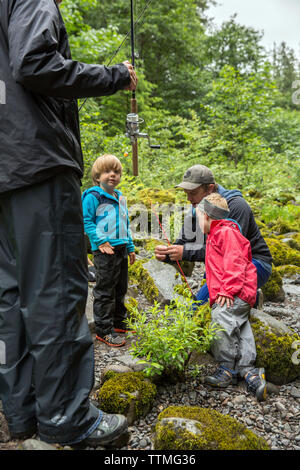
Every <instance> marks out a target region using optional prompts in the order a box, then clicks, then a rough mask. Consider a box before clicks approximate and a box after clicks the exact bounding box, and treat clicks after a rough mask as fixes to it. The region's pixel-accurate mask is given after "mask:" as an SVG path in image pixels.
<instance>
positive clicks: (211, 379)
mask: <svg viewBox="0 0 300 470" xmlns="http://www.w3.org/2000/svg"><path fill="white" fill-rule="evenodd" d="M204 383H206V384H207V385H211V386H212V387H219V388H226V387H228V385H236V384H237V374H236V373H233V372H232V371H230V370H229V369H227V368H226V367H223V366H220V367H219V369H218V370H217V371H216V372H215V373H214V374H213V375H210V376H207V377H205V379H204Z"/></svg>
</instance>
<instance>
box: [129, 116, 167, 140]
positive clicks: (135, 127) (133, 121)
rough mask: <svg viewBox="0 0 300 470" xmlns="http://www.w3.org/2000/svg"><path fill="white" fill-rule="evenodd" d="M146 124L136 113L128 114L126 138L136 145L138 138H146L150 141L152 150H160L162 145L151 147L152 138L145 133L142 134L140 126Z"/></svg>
mask: <svg viewBox="0 0 300 470" xmlns="http://www.w3.org/2000/svg"><path fill="white" fill-rule="evenodd" d="M143 122H144V119H142V118H139V116H138V115H137V114H136V113H130V114H127V119H126V137H129V138H130V140H131V143H132V144H134V143H135V142H136V141H137V139H138V137H145V138H146V139H148V143H149V147H150V148H151V149H160V145H151V141H150V137H149V135H148V134H146V133H144V132H140V128H139V125H140V124H142V123H143Z"/></svg>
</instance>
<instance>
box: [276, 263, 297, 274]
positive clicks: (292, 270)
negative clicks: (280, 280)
mask: <svg viewBox="0 0 300 470" xmlns="http://www.w3.org/2000/svg"><path fill="white" fill-rule="evenodd" d="M277 271H278V272H279V274H280V276H281V277H293V276H295V275H296V274H300V266H293V265H292V264H288V265H286V266H278V268H277Z"/></svg>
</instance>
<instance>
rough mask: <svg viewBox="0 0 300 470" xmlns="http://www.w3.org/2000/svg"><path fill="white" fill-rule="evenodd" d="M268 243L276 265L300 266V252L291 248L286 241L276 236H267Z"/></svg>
mask: <svg viewBox="0 0 300 470" xmlns="http://www.w3.org/2000/svg"><path fill="white" fill-rule="evenodd" d="M266 243H267V245H268V247H269V249H270V251H271V254H272V257H273V262H274V264H275V266H284V265H287V264H293V265H295V266H300V253H299V251H297V250H294V249H293V248H290V247H289V246H287V245H286V244H285V243H282V242H281V241H279V240H276V239H274V238H266Z"/></svg>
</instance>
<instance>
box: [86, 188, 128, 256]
mask: <svg viewBox="0 0 300 470" xmlns="http://www.w3.org/2000/svg"><path fill="white" fill-rule="evenodd" d="M93 192H94V193H97V194H98V196H96V195H95V194H92V193H93ZM115 193H116V194H117V198H116V197H114V196H112V195H111V194H109V193H107V192H105V191H104V190H103V189H102V188H100V186H93V187H92V188H89V189H87V190H86V191H84V193H83V194H82V210H83V222H84V230H85V232H86V234H87V235H88V237H89V239H90V242H91V247H92V250H93V251H97V250H98V249H99V246H100V245H102V244H103V243H105V242H109V243H110V244H111V246H118V245H127V252H128V253H131V252H133V251H134V249H135V248H134V244H133V241H132V237H131V233H130V226H129V218H128V210H127V204H126V199H125V197H124V196H123V195H122V193H121V191H119V190H117V189H115Z"/></svg>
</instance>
